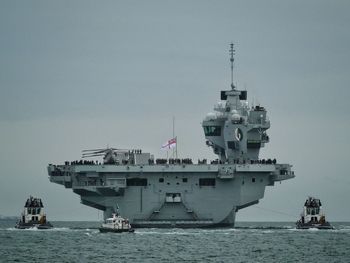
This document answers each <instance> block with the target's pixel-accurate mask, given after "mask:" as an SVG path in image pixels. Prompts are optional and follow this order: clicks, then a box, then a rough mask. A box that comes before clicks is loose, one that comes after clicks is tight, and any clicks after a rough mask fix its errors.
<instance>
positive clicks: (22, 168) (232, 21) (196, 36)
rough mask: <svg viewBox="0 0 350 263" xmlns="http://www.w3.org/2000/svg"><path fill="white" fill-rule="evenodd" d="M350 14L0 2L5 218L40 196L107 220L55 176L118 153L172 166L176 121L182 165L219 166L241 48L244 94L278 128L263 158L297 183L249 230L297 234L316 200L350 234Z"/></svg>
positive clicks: (263, 207)
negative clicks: (212, 143)
mask: <svg viewBox="0 0 350 263" xmlns="http://www.w3.org/2000/svg"><path fill="white" fill-rule="evenodd" d="M349 12H350V2H349V1H319V0H318V1H3V0H0V37H1V38H0V39H1V41H0V167H1V171H0V214H3V215H18V214H19V213H20V211H21V209H22V206H23V204H24V202H25V199H26V198H27V196H29V195H31V194H32V195H37V196H39V197H42V198H43V201H44V205H45V204H46V205H47V213H48V217H49V219H51V220H56V219H57V220H71V219H74V220H96V219H97V218H98V213H97V211H96V210H94V209H91V208H88V207H86V206H83V205H81V204H80V203H79V196H77V195H75V194H73V193H72V191H71V190H67V189H64V188H63V187H62V186H59V185H55V184H52V183H50V182H49V180H48V176H47V172H46V166H47V164H48V163H62V162H64V161H65V160H75V159H79V158H80V156H81V150H83V149H87V148H95V147H104V146H106V145H110V146H116V147H125V148H142V149H144V150H145V151H150V152H152V153H154V154H155V155H156V156H160V157H162V156H164V153H162V152H161V151H160V150H159V147H160V145H161V144H162V143H163V142H164V141H165V140H167V139H169V138H170V137H171V135H172V127H171V125H172V116H175V117H176V133H177V136H178V139H179V152H180V154H181V156H182V157H184V158H185V157H192V158H193V159H197V158H204V157H206V158H209V159H214V158H215V156H214V154H212V153H211V151H210V150H209V149H208V148H207V147H206V146H205V143H204V136H203V132H202V129H201V126H200V122H201V120H202V119H203V117H204V116H205V115H206V113H208V112H209V111H211V110H212V107H213V105H214V104H215V103H216V102H217V101H218V100H219V92H220V90H222V89H227V88H229V82H230V71H229V56H228V54H229V52H228V49H229V43H230V42H231V41H233V42H234V43H235V44H236V54H237V55H236V63H235V71H234V77H235V82H236V83H237V85H238V87H239V88H241V89H247V90H248V98H249V102H252V101H253V100H254V101H255V103H261V104H262V105H263V106H265V107H266V108H267V110H268V114H269V117H270V120H271V124H272V125H271V128H270V130H269V135H270V138H271V142H270V143H269V144H268V145H267V146H266V147H265V148H264V149H263V150H262V157H267V158H271V157H272V158H275V157H276V158H277V159H278V161H280V162H289V163H291V164H293V165H294V170H295V172H296V178H295V179H293V180H289V181H285V182H283V183H282V184H277V185H276V186H275V187H267V189H266V192H265V198H264V199H263V200H262V201H261V202H260V203H259V204H258V205H257V206H255V207H251V208H248V209H245V210H241V211H240V212H239V213H238V214H237V220H290V221H293V220H296V219H297V217H298V215H299V213H300V211H301V208H302V205H303V202H304V199H305V198H306V197H307V196H308V195H315V196H317V197H319V198H321V200H322V201H323V204H324V206H325V209H326V212H327V215H328V218H329V220H333V221H334V220H350V210H349V209H347V208H346V207H344V206H343V204H344V201H347V200H350V192H349V189H350V178H349V171H348V170H349V168H348V164H349V161H350V158H349V154H348V151H349V149H348V148H349V146H350V143H349V140H348V136H347V134H348V131H349V129H350V117H349V113H348V112H349V110H348V108H349V99H350V90H349V83H350V77H349V72H350V34H349V28H348V27H349V25H350V16H349ZM270 210H273V211H276V212H273V211H270ZM278 212H280V213H278ZM283 213H285V214H289V215H290V216H287V215H284V214H283ZM293 216H294V217H295V218H294V217H293Z"/></svg>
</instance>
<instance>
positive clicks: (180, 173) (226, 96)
mask: <svg viewBox="0 0 350 263" xmlns="http://www.w3.org/2000/svg"><path fill="white" fill-rule="evenodd" d="M230 51H231V59H230V60H231V69H232V68H233V52H234V50H233V45H231V50H230ZM220 99H221V101H220V102H219V103H218V104H217V105H216V106H215V107H214V112H212V113H208V114H207V115H206V117H205V118H204V120H203V122H202V126H203V130H204V135H205V139H206V140H205V141H206V145H207V146H209V147H211V148H212V149H213V151H214V153H215V154H216V155H217V159H216V160H214V161H211V162H207V160H205V159H203V160H198V163H196V164H194V163H193V162H192V160H191V159H189V158H186V159H169V160H167V159H154V157H153V155H151V154H150V153H144V152H142V151H141V150H120V149H114V148H107V149H96V150H90V151H86V152H84V155H83V156H84V157H94V156H99V155H103V156H104V158H103V162H102V163H96V162H95V161H87V160H84V161H83V160H81V161H73V162H69V161H67V162H65V164H63V165H53V164H50V165H49V166H48V174H49V177H50V181H51V182H54V183H57V184H61V185H63V186H65V187H66V188H70V189H72V190H73V192H74V193H76V194H78V195H80V197H81V203H82V204H84V205H87V206H90V207H94V208H96V209H99V210H101V211H103V213H104V218H105V219H106V218H109V217H111V216H112V214H113V213H116V212H118V213H119V214H121V215H123V217H126V218H128V219H129V221H130V223H131V225H132V226H133V227H214V226H215V227H216V226H233V225H234V222H235V215H236V212H238V211H239V210H240V209H243V208H245V207H248V206H251V205H254V204H257V203H258V202H259V200H260V199H261V198H263V197H264V192H265V187H266V186H273V185H274V183H275V182H279V181H282V180H287V179H291V178H293V177H294V172H293V171H292V170H291V167H292V166H291V165H290V164H281V163H277V161H276V159H266V160H265V159H264V160H261V159H259V151H260V148H261V147H264V146H265V144H266V143H268V142H269V136H268V135H267V133H266V130H267V129H269V128H270V121H269V120H268V117H267V114H266V109H265V108H264V107H262V106H260V105H256V106H253V107H251V106H249V105H248V103H247V91H246V90H238V89H237V88H236V87H235V85H234V84H233V77H232V75H231V87H230V89H229V90H223V91H221V93H220Z"/></svg>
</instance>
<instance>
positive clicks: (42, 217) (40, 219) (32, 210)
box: [15, 196, 53, 229]
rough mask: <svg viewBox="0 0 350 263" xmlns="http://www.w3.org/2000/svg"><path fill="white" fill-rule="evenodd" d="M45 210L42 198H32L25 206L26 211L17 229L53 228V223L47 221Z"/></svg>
mask: <svg viewBox="0 0 350 263" xmlns="http://www.w3.org/2000/svg"><path fill="white" fill-rule="evenodd" d="M43 208H44V206H43V203H42V201H41V199H40V198H35V197H32V196H30V197H29V198H28V199H27V201H26V203H25V205H24V211H23V212H22V214H21V217H20V219H19V221H18V222H17V224H16V226H15V227H16V228H18V229H28V228H37V229H50V228H52V227H53V226H52V225H51V223H50V222H48V221H47V220H46V214H45V213H44V209H43Z"/></svg>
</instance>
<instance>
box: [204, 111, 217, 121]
mask: <svg viewBox="0 0 350 263" xmlns="http://www.w3.org/2000/svg"><path fill="white" fill-rule="evenodd" d="M215 118H216V114H215V113H213V112H209V113H208V114H207V116H205V119H206V120H212V119H215Z"/></svg>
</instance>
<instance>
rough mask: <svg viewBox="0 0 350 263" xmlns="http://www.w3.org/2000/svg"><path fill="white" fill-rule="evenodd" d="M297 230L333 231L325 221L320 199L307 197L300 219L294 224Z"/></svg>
mask: <svg viewBox="0 0 350 263" xmlns="http://www.w3.org/2000/svg"><path fill="white" fill-rule="evenodd" d="M296 227H297V229H310V228H315V229H333V226H331V224H330V223H329V222H328V221H326V217H325V215H324V213H323V211H322V204H321V201H320V199H316V198H314V197H309V198H308V199H306V201H305V204H304V210H303V212H302V213H301V218H300V219H299V220H298V221H297V223H296Z"/></svg>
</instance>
